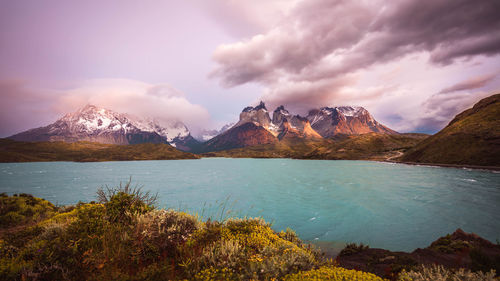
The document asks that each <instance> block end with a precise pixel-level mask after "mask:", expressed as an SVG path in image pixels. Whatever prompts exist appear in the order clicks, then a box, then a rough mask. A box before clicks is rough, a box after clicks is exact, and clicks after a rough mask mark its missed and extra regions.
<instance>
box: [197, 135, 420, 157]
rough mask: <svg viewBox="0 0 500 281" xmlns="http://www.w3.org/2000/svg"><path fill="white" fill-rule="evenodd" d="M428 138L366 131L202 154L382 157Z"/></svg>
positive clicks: (395, 153) (394, 153) (230, 155)
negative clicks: (365, 132)
mask: <svg viewBox="0 0 500 281" xmlns="http://www.w3.org/2000/svg"><path fill="white" fill-rule="evenodd" d="M425 138H427V135H425V134H400V135H387V134H378V133H369V134H363V135H350V136H347V135H345V136H338V137H336V138H335V139H320V140H304V139H285V140H282V141H280V142H278V143H274V144H266V145H256V146H248V147H244V148H238V149H231V150H225V151H219V152H211V153H205V154H202V155H203V156H206V157H236V158H297V159H345V160H348V159H349V160H362V159H364V160H385V159H387V158H390V157H392V156H397V155H399V153H400V152H401V151H405V150H407V149H410V148H411V147H413V146H415V145H416V144H417V143H419V142H421V141H422V140H423V139H425Z"/></svg>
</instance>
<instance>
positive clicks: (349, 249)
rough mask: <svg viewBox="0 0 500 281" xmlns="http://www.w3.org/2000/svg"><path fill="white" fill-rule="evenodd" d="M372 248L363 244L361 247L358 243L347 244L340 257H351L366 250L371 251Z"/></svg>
mask: <svg viewBox="0 0 500 281" xmlns="http://www.w3.org/2000/svg"><path fill="white" fill-rule="evenodd" d="M369 248H370V246H368V245H363V243H360V244H359V245H358V244H356V243H350V244H347V245H346V246H345V247H344V249H342V251H340V253H339V256H340V257H342V256H350V255H353V254H356V253H359V252H362V251H364V250H367V249H369Z"/></svg>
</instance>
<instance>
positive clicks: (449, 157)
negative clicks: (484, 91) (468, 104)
mask: <svg viewBox="0 0 500 281" xmlns="http://www.w3.org/2000/svg"><path fill="white" fill-rule="evenodd" d="M398 160H401V161H405V162H417V163H436V164H457V165H478V166H500V94H496V95H493V96H490V97H488V98H485V99H482V100H481V101H479V102H478V103H477V104H475V105H474V107H472V108H471V109H468V110H466V111H464V112H462V113H460V114H458V115H457V116H456V117H455V118H454V119H453V120H452V121H451V122H450V124H448V126H446V127H445V128H444V129H443V130H441V131H440V132H438V133H437V134H435V135H433V136H431V137H429V138H428V139H426V140H424V141H423V142H421V143H420V144H418V145H417V146H415V147H414V148H412V149H410V150H409V151H408V152H406V153H405V154H404V155H403V156H402V157H401V158H399V159H398Z"/></svg>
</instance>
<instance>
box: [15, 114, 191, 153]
mask: <svg viewBox="0 0 500 281" xmlns="http://www.w3.org/2000/svg"><path fill="white" fill-rule="evenodd" d="M9 138H10V139H13V140H17V141H30V142H39V141H63V142H77V141H90V142H98V143H105V144H139V143H169V144H171V145H172V146H175V147H177V148H179V149H181V150H190V147H191V146H193V145H196V144H197V141H196V140H195V139H194V138H193V137H192V136H191V135H190V133H189V130H188V129H187V128H186V126H185V125H184V124H182V123H181V122H172V123H170V124H167V126H165V125H160V124H159V123H158V122H156V121H154V120H151V119H140V118H137V117H134V116H131V115H127V114H121V113H116V112H114V111H111V110H108V109H104V108H99V107H97V106H94V105H86V106H85V107H83V108H81V109H79V110H78V111H76V112H74V113H69V114H66V115H65V116H63V117H62V118H61V119H59V120H57V121H56V122H54V123H52V124H50V125H48V126H45V127H40V128H35V129H31V130H28V131H25V132H22V133H19V134H16V135H13V136H11V137H9Z"/></svg>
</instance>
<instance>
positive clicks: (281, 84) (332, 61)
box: [210, 0, 500, 122]
mask: <svg viewBox="0 0 500 281" xmlns="http://www.w3.org/2000/svg"><path fill="white" fill-rule="evenodd" d="M498 11H500V2H499V1H496V0H485V1H479V2H478V1H468V0H422V1H415V0H402V1H390V2H388V1H382V0H375V1H362V0H360V1H342V0H309V1H301V2H299V3H297V4H296V5H295V6H294V8H293V9H291V10H290V12H289V13H287V15H286V16H285V17H284V18H283V19H282V20H281V21H279V22H278V23H277V24H276V25H275V26H273V27H270V28H269V29H268V30H267V31H266V32H262V33H261V34H257V35H255V36H253V37H251V38H250V39H245V40H242V41H240V42H236V43H232V44H224V45H220V46H219V47H218V48H217V49H216V50H215V51H214V54H213V59H214V61H215V62H216V64H217V67H216V68H215V69H214V70H213V71H212V72H211V74H210V77H212V78H216V79H218V80H219V81H220V83H221V85H223V86H224V87H235V86H238V85H242V84H245V83H258V84H261V85H263V86H264V87H266V88H267V90H266V91H265V92H264V93H263V95H262V97H261V98H262V99H264V100H265V101H268V102H270V103H272V104H281V103H283V104H289V105H290V106H291V107H296V108H306V107H314V106H321V105H331V104H338V103H341V102H342V103H344V102H360V103H361V105H366V104H373V103H374V102H375V101H376V100H380V99H382V98H384V99H385V98H387V97H391V96H393V95H397V94H398V93H401V92H406V93H407V94H408V93H409V94H411V91H401V90H396V89H399V88H401V87H408V88H411V87H413V88H414V89H413V90H414V91H423V90H425V91H427V92H424V93H419V94H420V95H423V96H424V97H423V98H424V99H425V97H430V96H431V95H432V93H436V92H437V91H436V90H433V89H430V90H429V87H427V86H422V85H415V83H416V82H414V81H409V82H408V84H406V85H403V84H401V81H403V80H404V81H407V80H408V79H406V78H405V77H403V76H404V74H403V73H401V72H403V71H409V72H410V73H411V74H409V75H418V76H423V75H425V74H421V73H415V72H414V71H413V69H412V65H411V64H407V66H406V67H405V68H401V70H398V71H396V72H395V73H396V74H397V75H392V76H397V77H399V79H400V81H399V82H398V81H396V82H394V81H392V80H391V79H389V78H387V79H386V80H383V79H378V80H377V81H371V82H372V83H371V84H369V83H363V81H364V80H370V79H371V80H376V79H374V78H373V77H375V76H377V74H376V73H375V72H373V69H377V70H379V71H382V72H387V69H386V67H385V66H387V65H391V64H392V63H393V62H396V63H397V62H398V61H403V60H407V61H408V60H410V59H411V57H412V56H414V57H416V58H418V59H421V58H425V59H426V61H425V64H426V65H427V66H426V69H424V68H421V69H420V71H421V72H423V73H424V72H426V73H434V72H439V71H446V70H449V69H453V66H455V65H460V64H463V63H464V62H466V61H469V60H472V59H474V58H476V57H477V56H496V55H498V54H500V17H498ZM412 64H419V65H421V64H422V63H421V61H416V60H414V61H413V62H412ZM389 76H390V75H386V77H389ZM367 77H368V78H367ZM427 80H430V81H422V82H423V83H431V81H432V84H433V85H438V84H441V83H443V82H446V81H445V80H442V81H441V82H440V81H434V80H435V79H433V78H432V77H431V76H427ZM487 80H488V79H485V80H484V84H483V86H484V85H486V84H487V83H488V81H487ZM374 82H377V84H373V83H374ZM472 82H476V84H475V85H476V86H477V87H476V88H481V87H482V86H481V83H480V82H481V81H472ZM398 83H399V84H398ZM472 84H474V83H469V85H468V86H473V85H472ZM381 85H382V86H381ZM439 87H441V88H443V87H442V86H439ZM410 99H414V98H413V97H412V98H410ZM393 100H395V99H393ZM400 101H403V99H400ZM374 107H375V106H374ZM392 107H394V105H393V106H392ZM459 107H460V106H455V107H454V106H451V107H450V110H451V108H459ZM416 114H418V113H416ZM386 115H388V114H386ZM407 119H408V118H405V120H407ZM405 120H403V122H404V121H405ZM408 122H409V121H408Z"/></svg>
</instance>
